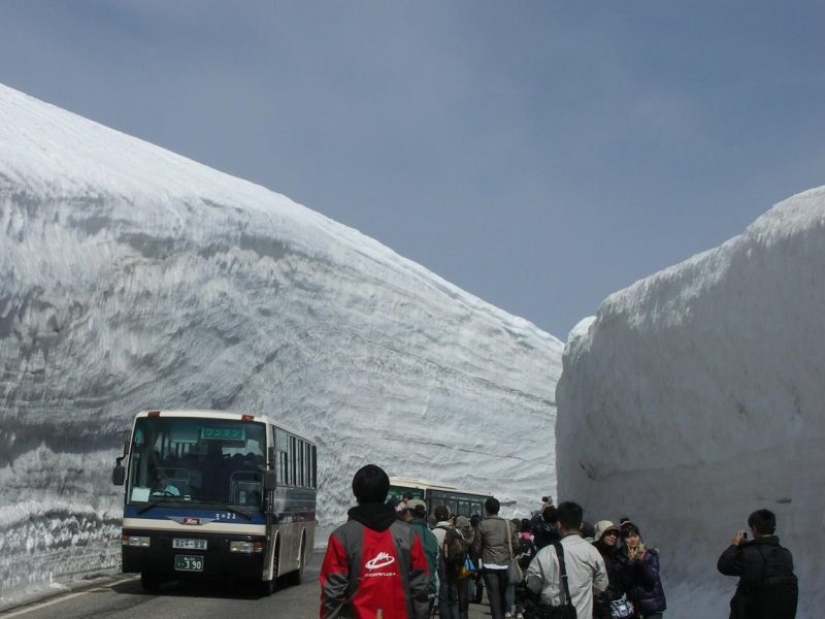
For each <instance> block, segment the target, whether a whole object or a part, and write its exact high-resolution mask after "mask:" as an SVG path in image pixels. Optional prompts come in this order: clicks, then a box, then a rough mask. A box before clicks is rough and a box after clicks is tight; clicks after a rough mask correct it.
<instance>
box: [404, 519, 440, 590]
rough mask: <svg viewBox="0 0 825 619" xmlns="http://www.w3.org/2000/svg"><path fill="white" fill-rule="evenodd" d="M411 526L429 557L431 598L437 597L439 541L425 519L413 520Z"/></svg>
mask: <svg viewBox="0 0 825 619" xmlns="http://www.w3.org/2000/svg"><path fill="white" fill-rule="evenodd" d="M409 525H410V526H411V527H412V528H413V530H414V531H415V532H416V533H417V534H418V537H419V538H420V539H421V543H422V545H423V546H424V555H425V556H426V557H427V568H428V569H429V572H430V596H431V597H435V596H436V595H437V594H438V554H439V552H438V550H439V548H438V539H437V538H436V536H435V535H433V532H432V531H430V527H428V526H427V521H426V520H424V519H423V518H413V519H412V520H410V522H409Z"/></svg>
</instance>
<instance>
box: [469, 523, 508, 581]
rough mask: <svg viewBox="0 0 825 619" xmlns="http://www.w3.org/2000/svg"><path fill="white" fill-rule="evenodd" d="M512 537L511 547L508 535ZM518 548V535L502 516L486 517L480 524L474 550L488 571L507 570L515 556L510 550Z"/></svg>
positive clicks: (474, 541)
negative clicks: (508, 542)
mask: <svg viewBox="0 0 825 619" xmlns="http://www.w3.org/2000/svg"><path fill="white" fill-rule="evenodd" d="M508 534H509V535H510V545H508V544H507V535H508ZM511 547H512V548H513V549H514V550H515V549H516V548H518V533H517V532H516V531H513V529H512V527H511V526H510V522H509V521H508V520H504V519H503V518H501V517H500V516H485V517H484V519H483V520H482V521H481V522H479V523H478V528H477V529H476V535H475V539H474V540H473V549H474V550H475V553H476V555H477V556H479V557H481V563H482V565H483V567H485V568H488V569H496V568H500V569H506V568H507V567H508V566H509V565H510V559H511V558H512V557H513V555H512V554H511V552H510V548H511Z"/></svg>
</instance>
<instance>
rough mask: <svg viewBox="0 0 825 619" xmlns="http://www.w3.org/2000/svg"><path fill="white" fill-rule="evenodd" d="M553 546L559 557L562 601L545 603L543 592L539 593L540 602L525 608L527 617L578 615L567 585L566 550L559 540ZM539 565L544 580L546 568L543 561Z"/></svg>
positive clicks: (573, 618)
mask: <svg viewBox="0 0 825 619" xmlns="http://www.w3.org/2000/svg"><path fill="white" fill-rule="evenodd" d="M553 548H555V549H556V555H557V556H558V558H559V579H560V580H561V591H562V595H561V600H562V603H561V604H559V605H558V606H552V605H550V604H544V603H542V602H541V593H539V594H538V602H537V603H534V604H531V605H530V606H529V607H527V608H525V609H524V618H525V619H577V617H578V615H577V613H576V607H575V606H573V600H572V598H571V597H570V588H569V587H568V585H567V568H566V566H565V565H564V550H563V549H562V547H561V543H559V542H553ZM538 566H539V571H540V572H541V580H542V582H544V568H543V567H542V566H541V562H539V563H538ZM565 600H566V601H565Z"/></svg>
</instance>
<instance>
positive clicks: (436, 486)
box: [387, 477, 493, 518]
mask: <svg viewBox="0 0 825 619" xmlns="http://www.w3.org/2000/svg"><path fill="white" fill-rule="evenodd" d="M404 496H409V497H411V498H413V499H421V500H422V501H424V503H426V504H427V513H428V514H432V513H433V510H434V509H435V508H436V507H438V506H439V505H446V506H447V507H448V508H449V510H450V513H451V514H453V515H456V516H467V517H468V518H469V517H470V516H473V515H475V514H478V515H479V516H484V501H486V500H487V499H488V498H490V497H491V496H493V495H492V494H490V493H489V492H482V491H477V490H468V489H464V488H457V487H456V486H451V485H449V484H443V483H440V482H434V481H425V480H423V479H413V478H410V477H390V491H389V494H388V495H387V502H388V503H392V504H393V505H395V504H397V503H398V502H399V501H401V500H402V499H403V498H404Z"/></svg>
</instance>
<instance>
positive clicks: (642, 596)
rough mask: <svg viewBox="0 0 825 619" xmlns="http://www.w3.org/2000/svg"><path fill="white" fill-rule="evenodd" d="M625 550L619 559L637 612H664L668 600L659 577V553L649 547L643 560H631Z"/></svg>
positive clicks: (628, 591) (628, 592) (628, 593)
mask: <svg viewBox="0 0 825 619" xmlns="http://www.w3.org/2000/svg"><path fill="white" fill-rule="evenodd" d="M623 550H624V549H622V550H620V551H619V553H618V555H617V559H618V561H619V564H620V565H621V566H622V570H623V571H624V575H623V578H624V579H625V582H627V583H628V586H627V595H628V597H629V598H630V599H631V601H632V602H633V604H634V605H635V606H636V612H637V613H639V614H642V615H646V614H648V613H662V612H664V611H665V610H666V609H667V600H666V599H665V590H664V589H663V588H662V580H661V578H659V553H658V552H657V551H656V550H654V549H652V548H648V549H647V550H645V556H644V557H643V558H642V559H641V560H639V561H631V560H630V559H629V558H628V557H627V554H626V553H625V552H624V551H623Z"/></svg>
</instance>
